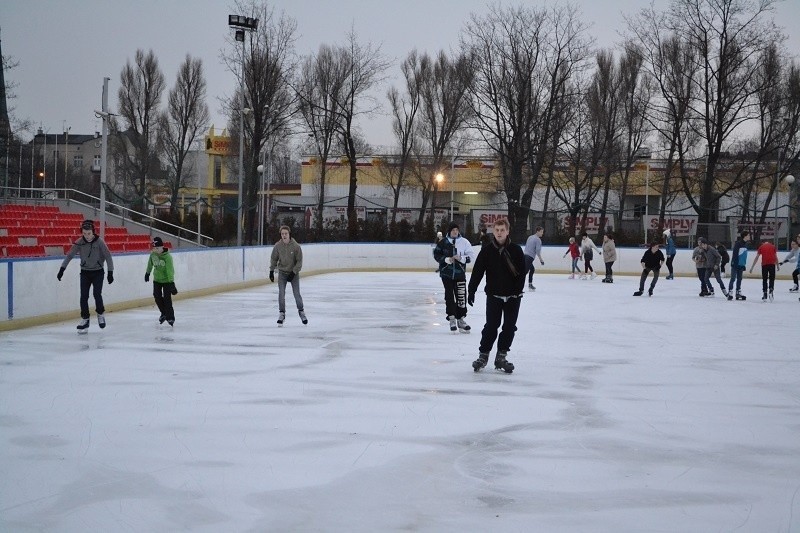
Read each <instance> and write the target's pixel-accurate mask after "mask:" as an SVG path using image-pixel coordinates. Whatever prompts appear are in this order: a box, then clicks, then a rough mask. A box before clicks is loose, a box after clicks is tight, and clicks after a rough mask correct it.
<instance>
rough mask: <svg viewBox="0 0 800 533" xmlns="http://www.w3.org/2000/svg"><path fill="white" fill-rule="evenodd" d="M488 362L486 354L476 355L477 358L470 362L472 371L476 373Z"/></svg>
mask: <svg viewBox="0 0 800 533" xmlns="http://www.w3.org/2000/svg"><path fill="white" fill-rule="evenodd" d="M488 362H489V354H488V353H481V354H478V358H477V359H475V360H474V361H473V362H472V369H473V370H474V371H475V372H477V371H478V370H480V369H481V368H483V367H485V366H486V363H488Z"/></svg>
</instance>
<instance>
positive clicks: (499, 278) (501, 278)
mask: <svg viewBox="0 0 800 533" xmlns="http://www.w3.org/2000/svg"><path fill="white" fill-rule="evenodd" d="M510 230H511V226H510V225H509V224H508V220H506V219H504V218H503V219H498V220H497V221H496V222H495V223H494V228H493V233H492V236H491V237H490V238H489V241H488V243H487V244H486V245H485V246H483V247H482V248H481V251H480V252H479V253H478V257H477V259H475V266H474V267H473V268H472V275H471V276H470V279H469V288H468V291H469V295H468V296H467V303H469V305H473V304H474V303H475V292H476V291H477V290H478V285H480V283H481V280H482V279H483V275H484V274H486V287H485V288H484V292H485V293H486V325H484V326H483V331H481V343H480V347H479V350H478V351H479V355H478V359H477V360H475V361H474V362H473V363H472V368H473V369H474V370H475V371H476V372H477V371H478V370H480V369H481V368H483V367H485V366H486V363H487V362H488V361H489V352H491V350H492V346H494V341H495V340H496V339H497V330H498V328H499V327H500V322H501V320H502V323H503V329H502V331H501V332H500V338H499V340H498V342H497V354H496V356H495V360H494V366H495V368H496V369H498V370H503V371H505V372H507V373H509V374H510V373H511V372H513V371H514V365H513V364H511V363H509V362H508V361H507V360H506V356H507V355H508V351H509V350H510V349H511V343H512V342H513V341H514V332H515V331H517V317H518V316H519V306H520V302H521V299H522V293H523V289H524V287H525V255H524V254H523V252H522V248H521V247H520V246H519V245H517V244H514V243H512V242H511V239H510V238H509V235H508V233H509V231H510Z"/></svg>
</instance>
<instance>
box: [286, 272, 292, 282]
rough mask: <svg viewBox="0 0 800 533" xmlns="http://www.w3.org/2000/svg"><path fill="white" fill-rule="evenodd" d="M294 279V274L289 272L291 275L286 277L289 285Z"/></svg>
mask: <svg viewBox="0 0 800 533" xmlns="http://www.w3.org/2000/svg"><path fill="white" fill-rule="evenodd" d="M293 279H294V272H289V275H288V276H286V281H287V283H291V282H292V280H293Z"/></svg>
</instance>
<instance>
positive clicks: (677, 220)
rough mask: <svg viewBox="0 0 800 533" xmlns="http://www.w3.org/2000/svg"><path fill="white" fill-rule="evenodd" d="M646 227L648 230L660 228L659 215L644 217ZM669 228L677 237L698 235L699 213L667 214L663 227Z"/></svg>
mask: <svg viewBox="0 0 800 533" xmlns="http://www.w3.org/2000/svg"><path fill="white" fill-rule="evenodd" d="M644 223H645V228H646V229H648V230H658V228H659V225H658V215H648V216H646V217H644ZM667 228H669V229H670V231H671V232H672V235H673V236H675V237H678V236H686V235H696V234H697V215H666V216H664V226H663V228H662V229H667Z"/></svg>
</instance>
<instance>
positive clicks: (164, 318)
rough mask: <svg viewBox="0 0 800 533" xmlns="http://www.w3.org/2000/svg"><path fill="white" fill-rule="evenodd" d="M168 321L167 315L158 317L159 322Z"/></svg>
mask: <svg viewBox="0 0 800 533" xmlns="http://www.w3.org/2000/svg"><path fill="white" fill-rule="evenodd" d="M166 321H167V317H165V316H164V315H161V316H160V317H158V323H159V324H163V323H164V322H166Z"/></svg>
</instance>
